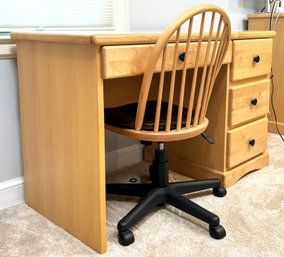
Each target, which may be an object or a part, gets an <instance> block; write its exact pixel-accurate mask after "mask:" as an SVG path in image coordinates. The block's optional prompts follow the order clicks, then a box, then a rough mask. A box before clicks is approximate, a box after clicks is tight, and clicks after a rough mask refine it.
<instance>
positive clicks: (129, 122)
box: [105, 101, 187, 131]
mask: <svg viewBox="0 0 284 257" xmlns="http://www.w3.org/2000/svg"><path fill="white" fill-rule="evenodd" d="M156 104H157V101H148V102H147V105H146V111H145V116H144V122H143V126H142V130H149V131H150V130H153V129H154V122H155V115H156ZM137 106H138V104H137V103H132V104H126V105H122V106H118V107H113V108H105V123H106V124H108V125H111V126H115V127H119V128H126V129H135V119H136V111H137ZM167 111H168V103H167V102H162V105H161V116H160V125H159V130H165V128H166V119H167ZM177 113H178V106H177V105H173V109H172V122H171V129H175V128H176V125H177ZM186 115H187V108H183V114H182V127H185V124H186Z"/></svg>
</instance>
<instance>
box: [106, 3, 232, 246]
mask: <svg viewBox="0 0 284 257" xmlns="http://www.w3.org/2000/svg"><path fill="white" fill-rule="evenodd" d="M208 19H209V22H210V23H209V30H208V31H207V32H205V24H206V22H207V20H208ZM197 24H198V25H199V31H198V33H193V32H192V31H193V26H195V27H196V25H197ZM182 25H183V26H188V28H187V30H186V35H183V34H182V33H181V27H182ZM207 25H208V24H207ZM230 35H231V28H230V20H229V18H228V16H227V14H226V13H225V12H224V11H223V10H222V9H220V8H219V7H216V6H212V5H201V6H197V7H195V8H192V9H189V10H188V11H186V12H184V13H183V14H182V15H180V16H179V17H178V18H177V19H175V20H174V22H173V23H172V24H171V25H170V26H169V27H168V28H167V29H166V30H165V31H164V32H163V33H162V34H161V36H160V38H159V39H158V41H157V43H156V45H155V47H154V49H153V52H152V54H151V56H150V58H149V61H148V64H147V66H146V69H145V72H144V77H143V81H142V85H141V90H140V95H139V100H138V102H137V103H131V104H127V105H124V106H119V107H114V108H106V109H105V123H106V128H107V129H109V130H111V131H113V132H116V133H118V134H121V135H124V136H127V137H130V138H134V139H138V140H142V141H150V142H158V148H157V149H156V151H155V159H154V161H153V164H152V165H151V168H150V170H151V180H152V181H151V183H146V184H107V185H106V191H107V193H108V194H120V195H129V196H138V197H142V198H143V199H142V200H141V201H140V202H139V203H138V204H137V205H136V206H135V207H134V208H133V209H132V210H131V211H130V212H129V213H128V214H127V215H126V216H125V217H124V218H123V219H121V220H120V222H119V223H118V236H119V242H120V244H122V245H129V244H131V243H132V242H133V241H134V236H133V233H132V232H131V231H130V230H129V229H130V228H131V227H132V226H133V225H134V224H135V223H136V222H137V221H138V220H139V219H141V218H142V217H143V216H144V215H145V214H146V213H147V212H149V211H150V210H151V209H153V208H154V207H156V206H157V205H163V204H165V203H167V204H171V205H173V206H174V207H176V208H178V209H180V210H182V211H184V212H186V213H188V214H191V215H193V216H194V217H196V218H198V219H200V220H203V221H205V222H207V223H208V224H209V231H210V235H211V236H212V237H213V238H216V239H221V238H223V237H224V236H225V235H226V231H225V229H224V228H223V227H222V226H221V225H220V222H219V217H218V216H216V215H215V214H213V213H211V212H209V211H207V210H206V209H204V208H202V207H201V206H199V205H197V204H195V203H193V202H192V201H191V200H189V199H187V198H186V197H184V196H182V194H186V193H190V192H195V191H199V190H204V189H208V188H213V194H214V195H216V196H219V197H222V196H224V195H225V194H226V190H225V188H223V187H222V186H221V181H220V179H204V180H195V181H188V182H177V183H169V182H168V164H167V159H166V153H165V149H164V142H168V141H177V140H183V139H188V138H191V137H195V136H198V135H200V134H202V133H203V132H204V131H205V129H206V128H207V126H208V119H207V118H206V117H205V115H206V111H207V108H208V102H209V99H210V95H211V92H212V90H213V86H214V82H215V79H216V76H217V74H218V72H219V70H220V68H221V65H222V62H223V59H224V56H225V54H226V51H227V48H228V45H229V41H230ZM184 36H185V37H186V43H184V44H181V43H180V41H181V38H184ZM204 39H205V40H206V42H207V44H206V42H203V43H202V41H203V40H204ZM193 41H195V42H193ZM169 42H174V43H172V44H170V43H169ZM171 49H173V51H172V53H173V54H168V52H169V53H170V50H171ZM181 49H182V50H181ZM192 49H195V50H192ZM193 52H196V56H194V58H192V55H193ZM190 63H191V64H190ZM192 63H193V65H192ZM190 65H191V66H190ZM170 66H171V67H170ZM157 67H158V69H160V80H159V84H158V85H156V84H157V83H156V84H155V83H152V78H153V75H154V72H155V71H157ZM189 68H190V69H191V72H190V71H189ZM178 70H179V71H178ZM155 76H156V75H155ZM178 78H179V79H178ZM155 85H156V86H158V88H156V90H154V91H153V92H155V93H154V94H153V93H150V90H151V87H155ZM153 95H154V96H153Z"/></svg>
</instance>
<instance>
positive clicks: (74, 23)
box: [0, 0, 128, 32]
mask: <svg viewBox="0 0 284 257" xmlns="http://www.w3.org/2000/svg"><path fill="white" fill-rule="evenodd" d="M15 29H30V30H100V31H102V30H103V31H122V32H123V31H126V30H128V0H0V31H1V32H9V31H11V30H15Z"/></svg>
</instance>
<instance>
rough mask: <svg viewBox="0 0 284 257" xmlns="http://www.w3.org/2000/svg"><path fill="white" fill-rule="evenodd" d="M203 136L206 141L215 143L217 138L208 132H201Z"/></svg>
mask: <svg viewBox="0 0 284 257" xmlns="http://www.w3.org/2000/svg"><path fill="white" fill-rule="evenodd" d="M201 136H202V137H203V138H204V139H206V141H207V142H208V143H209V144H215V139H214V138H213V137H211V136H210V135H208V134H207V133H204V132H203V133H201Z"/></svg>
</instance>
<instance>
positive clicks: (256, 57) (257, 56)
mask: <svg viewBox="0 0 284 257" xmlns="http://www.w3.org/2000/svg"><path fill="white" fill-rule="evenodd" d="M253 61H254V62H255V63H259V62H260V56H259V55H256V56H254V57H253Z"/></svg>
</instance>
